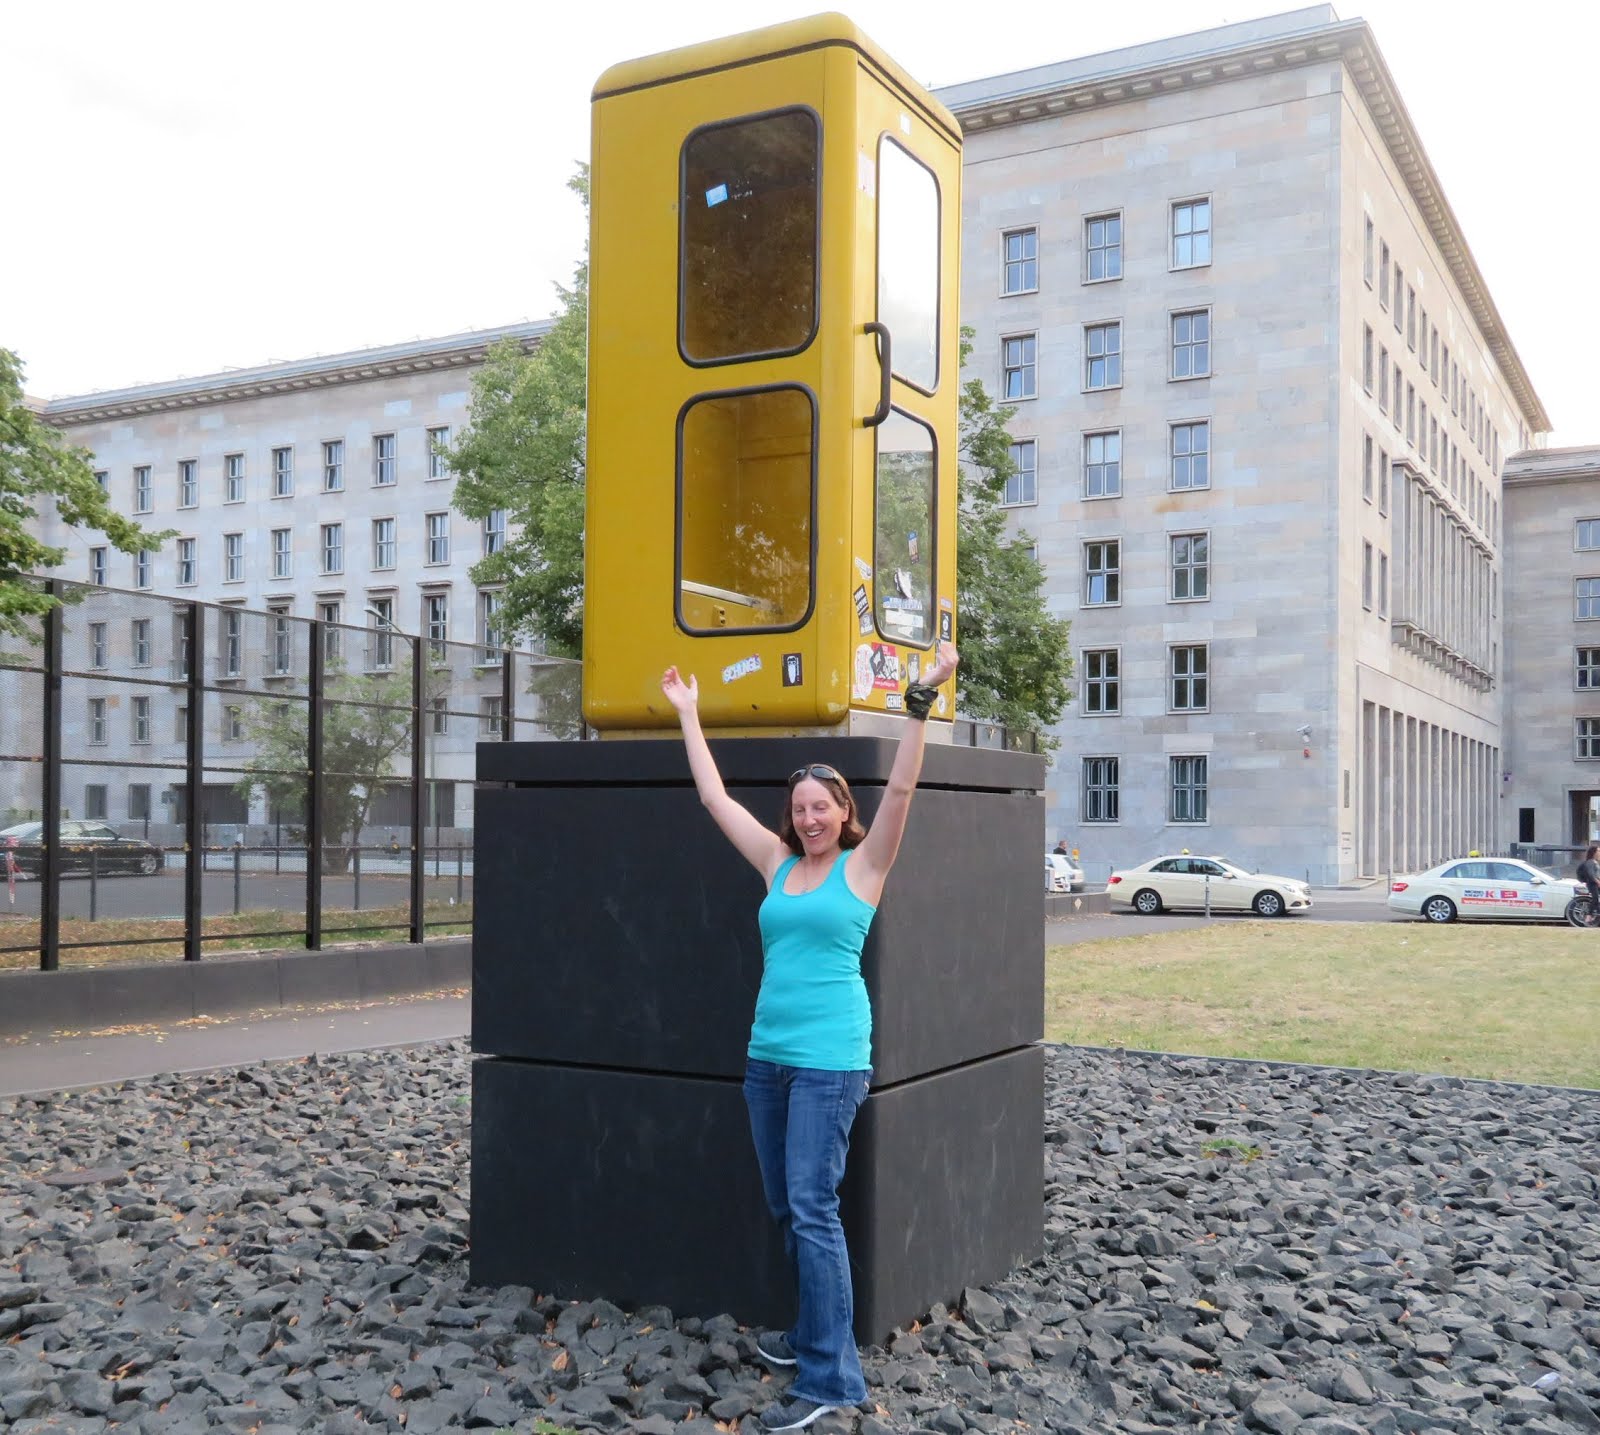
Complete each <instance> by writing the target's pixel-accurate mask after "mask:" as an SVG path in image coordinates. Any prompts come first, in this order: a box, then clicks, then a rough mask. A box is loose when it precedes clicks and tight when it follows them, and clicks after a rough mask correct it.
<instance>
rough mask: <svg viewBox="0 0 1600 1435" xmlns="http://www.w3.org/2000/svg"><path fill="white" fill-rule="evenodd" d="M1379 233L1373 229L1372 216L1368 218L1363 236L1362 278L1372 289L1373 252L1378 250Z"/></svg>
mask: <svg viewBox="0 0 1600 1435" xmlns="http://www.w3.org/2000/svg"><path fill="white" fill-rule="evenodd" d="M1376 243H1377V231H1376V230H1375V229H1374V228H1373V224H1372V216H1371V215H1370V214H1369V215H1367V217H1366V225H1365V228H1364V230H1363V232H1362V236H1361V277H1362V278H1363V279H1364V280H1366V284H1367V288H1369V289H1370V288H1372V269H1373V263H1374V254H1373V251H1374V249H1375V248H1376Z"/></svg>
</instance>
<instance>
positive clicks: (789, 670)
mask: <svg viewBox="0 0 1600 1435" xmlns="http://www.w3.org/2000/svg"><path fill="white" fill-rule="evenodd" d="M783 685H784V687H786V688H797V687H799V686H800V654H799V653H785V654H784V655H783Z"/></svg>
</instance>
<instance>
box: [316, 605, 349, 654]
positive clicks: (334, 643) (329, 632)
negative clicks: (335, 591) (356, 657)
mask: <svg viewBox="0 0 1600 1435" xmlns="http://www.w3.org/2000/svg"><path fill="white" fill-rule="evenodd" d="M342 611H343V606H342V605H341V604H340V603H339V601H338V600H337V599H336V598H328V599H325V600H324V601H323V602H321V603H318V604H317V619H318V621H319V622H321V624H322V661H323V662H324V664H330V665H331V664H333V663H339V662H342V661H343V660H344V633H343V631H342V630H341V629H340V627H339V618H340V615H341V613H342Z"/></svg>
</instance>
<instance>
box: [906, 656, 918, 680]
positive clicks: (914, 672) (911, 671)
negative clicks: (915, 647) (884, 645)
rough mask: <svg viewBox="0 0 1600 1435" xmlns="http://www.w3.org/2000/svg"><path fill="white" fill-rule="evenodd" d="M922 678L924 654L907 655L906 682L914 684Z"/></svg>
mask: <svg viewBox="0 0 1600 1435" xmlns="http://www.w3.org/2000/svg"><path fill="white" fill-rule="evenodd" d="M921 676H922V654H921V653H907V654H906V681H907V682H908V683H914V682H916V681H917V679H918V678H919V677H921Z"/></svg>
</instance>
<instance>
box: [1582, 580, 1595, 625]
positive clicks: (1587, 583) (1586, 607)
mask: <svg viewBox="0 0 1600 1435" xmlns="http://www.w3.org/2000/svg"><path fill="white" fill-rule="evenodd" d="M1577 616H1578V618H1579V619H1580V620H1582V619H1587V618H1600V578H1580V579H1578V613H1577Z"/></svg>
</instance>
